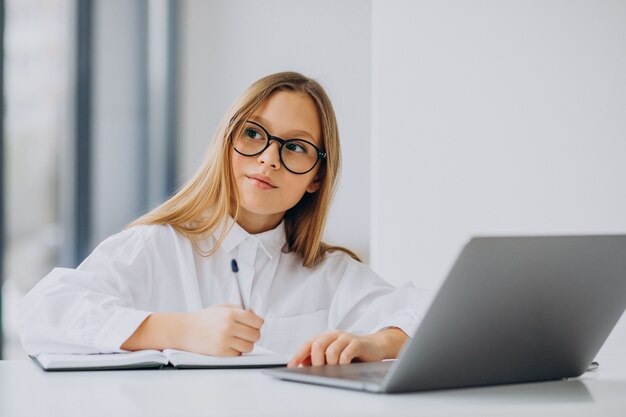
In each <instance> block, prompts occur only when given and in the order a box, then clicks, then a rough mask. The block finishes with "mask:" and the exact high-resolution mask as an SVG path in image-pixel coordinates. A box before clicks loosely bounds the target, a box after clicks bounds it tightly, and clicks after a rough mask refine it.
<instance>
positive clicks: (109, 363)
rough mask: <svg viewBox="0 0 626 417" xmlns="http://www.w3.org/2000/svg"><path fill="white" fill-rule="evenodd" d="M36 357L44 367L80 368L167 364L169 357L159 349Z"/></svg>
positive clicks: (55, 354)
mask: <svg viewBox="0 0 626 417" xmlns="http://www.w3.org/2000/svg"><path fill="white" fill-rule="evenodd" d="M35 358H36V359H37V361H39V363H40V364H41V366H42V367H43V368H44V369H46V370H47V369H80V368H102V367H113V368H114V367H116V366H127V365H138V364H144V363H146V364H149V363H160V364H163V365H165V364H167V358H166V357H165V356H164V355H163V354H162V353H161V352H160V351H158V350H138V351H135V352H123V353H95V354H87V355H85V354H63V353H41V354H39V355H35Z"/></svg>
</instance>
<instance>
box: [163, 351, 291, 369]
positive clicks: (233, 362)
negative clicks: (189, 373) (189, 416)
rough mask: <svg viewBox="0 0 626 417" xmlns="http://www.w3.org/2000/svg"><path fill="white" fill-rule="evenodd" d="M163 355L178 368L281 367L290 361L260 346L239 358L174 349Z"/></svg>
mask: <svg viewBox="0 0 626 417" xmlns="http://www.w3.org/2000/svg"><path fill="white" fill-rule="evenodd" d="M163 354H165V356H167V358H168V359H169V361H170V363H171V364H172V365H174V366H178V367H186V366H189V367H216V368H219V367H228V368H231V367H232V368H236V367H247V366H282V365H286V364H287V362H289V359H290V358H289V357H288V356H287V355H283V354H280V353H275V352H272V351H271V350H268V349H265V348H263V347H261V346H255V347H254V349H253V350H252V352H250V353H245V354H243V355H241V356H209V355H201V354H198V353H191V352H185V351H183V350H176V349H165V350H164V351H163Z"/></svg>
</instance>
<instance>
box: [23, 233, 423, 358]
mask: <svg viewBox="0 0 626 417" xmlns="http://www.w3.org/2000/svg"><path fill="white" fill-rule="evenodd" d="M218 236H219V234H218V231H216V233H214V235H213V236H210V237H209V238H207V239H205V240H203V241H201V242H199V245H198V246H199V247H200V249H201V250H203V251H208V250H209V249H211V248H213V246H214V245H215V243H216V242H217V237H218ZM232 259H236V260H237V263H238V265H239V273H238V275H239V277H238V278H239V281H240V284H241V289H242V292H243V297H244V301H245V305H246V306H247V307H248V308H251V309H252V310H253V311H254V312H255V313H256V314H258V315H259V316H261V317H263V318H264V319H265V323H264V325H263V327H262V328H261V339H260V340H259V341H258V342H257V344H258V345H260V346H263V347H265V348H267V349H270V350H273V351H275V352H280V353H285V354H292V353H294V352H295V351H296V350H297V349H298V348H299V347H300V346H301V344H302V343H304V342H305V341H306V340H307V339H309V338H310V337H312V336H315V335H316V334H319V333H322V332H324V331H327V330H332V329H341V330H344V331H348V332H351V333H355V334H368V333H373V332H376V331H378V330H380V329H382V328H385V327H388V326H396V327H399V328H401V329H402V330H403V331H404V332H406V333H407V334H409V335H412V334H413V332H414V330H415V328H416V327H417V324H418V322H419V320H420V318H421V316H422V314H423V311H424V309H425V305H426V303H427V301H429V300H430V292H429V291H427V290H417V288H415V287H414V286H413V285H412V284H406V285H404V286H402V287H401V288H397V289H396V288H395V287H393V286H392V285H390V284H388V283H387V282H385V281H384V280H382V279H381V278H379V277H378V276H377V275H376V274H375V273H374V272H373V271H372V270H371V269H370V268H369V267H368V266H366V265H364V264H362V263H359V262H357V261H355V260H354V259H352V258H351V257H349V256H348V255H346V254H345V253H343V252H334V253H329V254H326V255H325V257H324V259H323V260H322V261H321V262H320V263H319V264H318V265H316V266H314V267H313V268H305V267H304V266H303V265H302V258H301V257H299V256H298V255H297V254H295V253H293V252H287V251H286V237H285V230H284V225H283V223H281V224H280V225H279V226H278V227H276V228H275V229H273V230H270V231H267V232H264V233H260V234H257V235H252V234H249V233H248V232H246V231H245V230H244V229H243V228H241V227H240V226H239V225H238V224H235V225H234V226H233V228H232V230H231V231H230V232H229V234H228V235H227V237H226V239H225V240H224V242H223V244H222V245H221V247H220V248H219V249H218V250H217V252H216V253H214V254H213V255H211V256H208V257H206V256H202V255H200V254H199V253H198V252H197V251H196V250H194V248H193V246H192V243H191V241H190V240H189V239H188V238H186V237H185V236H183V235H181V234H180V233H178V232H177V231H176V230H175V229H174V228H173V227H171V226H169V225H149V226H147V225H142V226H136V227H132V228H130V229H127V230H125V231H123V232H121V233H118V234H116V235H113V236H111V237H109V238H107V239H106V240H105V241H103V242H102V243H101V244H100V245H99V246H98V247H97V248H96V249H95V250H94V251H93V252H92V253H91V255H89V257H87V258H86V259H85V260H84V262H83V263H82V264H81V265H79V266H78V267H77V268H76V269H68V268H55V269H53V270H52V271H51V272H50V273H49V274H48V275H47V276H46V277H44V278H43V279H42V280H41V281H40V282H39V283H38V284H37V285H36V286H35V287H34V288H33V289H32V290H31V291H30V292H29V293H28V294H27V295H26V296H25V297H24V299H23V300H21V301H20V303H19V304H18V307H17V316H18V326H19V330H20V336H21V339H22V343H23V345H24V348H25V349H26V350H27V351H28V352H29V353H31V354H36V353H41V352H47V353H105V352H122V351H123V350H122V349H120V346H121V345H122V344H123V343H124V342H125V341H126V339H128V338H129V337H130V336H131V335H132V334H133V333H134V331H135V330H136V329H137V327H139V325H140V324H141V323H142V322H143V320H145V319H146V317H148V315H150V314H151V313H152V312H174V311H177V312H193V311H198V310H201V309H203V308H206V307H209V306H212V305H216V304H223V303H231V304H240V302H239V292H238V290H237V283H236V281H235V279H236V278H235V276H234V274H233V272H232V271H231V267H230V263H231V260H232Z"/></svg>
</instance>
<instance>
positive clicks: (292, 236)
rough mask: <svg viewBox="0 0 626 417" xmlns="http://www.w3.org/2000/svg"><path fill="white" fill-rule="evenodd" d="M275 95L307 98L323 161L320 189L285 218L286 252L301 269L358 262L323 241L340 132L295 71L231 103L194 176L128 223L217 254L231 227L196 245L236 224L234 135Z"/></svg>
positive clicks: (318, 94)
mask: <svg viewBox="0 0 626 417" xmlns="http://www.w3.org/2000/svg"><path fill="white" fill-rule="evenodd" d="M276 91H289V92H294V93H301V94H306V95H308V96H309V97H310V98H311V99H312V100H313V102H314V103H315V106H316V108H317V110H318V113H319V118H320V124H321V131H322V148H323V149H324V150H325V151H326V154H327V157H326V159H325V160H322V161H321V162H322V164H321V166H320V168H319V170H318V173H317V178H316V179H317V180H318V181H319V182H320V187H319V189H318V190H317V191H316V192H315V193H305V195H304V196H303V197H302V198H301V199H300V201H299V202H298V203H297V204H296V205H295V206H294V207H292V208H290V209H289V210H287V212H286V213H285V216H284V222H285V233H286V237H287V245H288V248H289V251H293V252H295V253H297V254H298V255H300V256H301V257H302V259H303V265H304V266H305V267H312V266H314V265H316V264H317V263H318V262H319V261H320V260H321V259H322V257H323V255H324V254H325V253H326V252H332V251H335V250H340V251H343V252H345V253H347V254H348V255H350V256H351V257H353V258H354V259H356V260H358V261H361V259H360V258H359V257H358V256H357V255H356V254H355V253H353V252H352V251H350V250H348V249H346V248H342V247H339V246H330V245H327V244H325V243H323V242H322V234H323V233H324V227H325V225H326V217H327V214H328V208H329V206H330V202H331V200H332V197H333V194H334V192H335V188H336V185H337V179H338V176H339V172H340V165H341V150H340V146H339V132H338V128H337V120H336V118H335V112H334V110H333V106H332V104H331V102H330V99H329V98H328V95H326V92H325V91H324V89H323V88H322V87H321V86H320V85H319V84H318V83H317V82H316V81H315V80H312V79H310V78H307V77H305V76H304V75H302V74H299V73H296V72H280V73H277V74H272V75H268V76H266V77H263V78H261V79H260V80H258V81H256V82H255V83H254V84H252V85H251V86H250V87H248V89H247V90H246V91H244V93H243V94H242V95H241V96H240V97H239V98H238V99H237V100H236V101H235V103H234V104H233V105H232V106H231V108H230V109H229V110H228V111H227V113H226V114H225V115H224V117H223V119H222V121H221V123H220V124H219V126H218V129H217V132H216V134H215V136H214V138H213V140H212V142H211V144H210V145H209V148H208V150H207V154H206V156H205V159H204V162H203V163H202V165H201V166H200V168H199V170H198V172H197V173H196V174H195V175H194V177H193V178H192V179H191V180H190V181H189V182H188V183H187V184H185V185H184V186H183V187H182V188H181V189H180V190H179V191H178V192H177V193H176V194H175V195H174V196H172V197H171V198H170V199H168V200H167V201H165V202H164V203H163V204H161V205H160V206H158V207H156V208H155V209H153V210H152V211H150V212H149V213H147V214H145V215H144V216H142V217H140V218H139V219H137V220H135V221H134V222H132V223H131V224H130V225H129V226H128V227H132V226H136V225H140V224H169V225H171V226H172V227H174V228H175V229H176V230H177V231H178V232H180V233H181V234H183V235H185V236H186V237H187V238H189V239H190V240H191V241H192V243H193V245H194V247H195V249H196V250H197V251H198V252H199V253H200V254H201V255H202V256H209V255H212V254H213V253H215V252H216V251H217V250H218V248H219V247H220V245H221V244H222V242H223V241H224V239H225V238H226V236H227V234H228V232H229V231H230V227H232V225H231V226H230V227H229V228H223V229H222V231H221V234H220V236H219V238H218V240H217V243H216V245H215V247H213V248H212V249H211V250H210V251H209V252H206V253H203V252H202V251H201V250H200V249H199V248H198V246H197V243H196V242H197V241H198V240H201V239H204V238H206V237H207V236H209V235H211V234H213V233H214V232H215V230H216V229H217V228H218V227H219V226H220V225H222V224H225V223H224V222H225V221H226V219H227V218H228V216H229V215H232V217H233V219H234V220H235V221H237V219H238V217H239V210H240V201H239V194H238V190H237V186H236V184H235V180H234V176H233V170H232V166H231V158H230V155H231V152H232V151H231V142H230V138H231V137H232V135H236V134H238V133H239V131H240V130H241V129H242V126H243V123H244V122H245V121H246V120H247V119H248V118H249V117H250V116H251V115H252V113H254V111H255V110H256V109H257V108H258V107H259V106H260V105H261V103H262V102H263V101H264V100H266V99H267V98H268V97H269V96H270V95H271V94H272V93H274V92H276Z"/></svg>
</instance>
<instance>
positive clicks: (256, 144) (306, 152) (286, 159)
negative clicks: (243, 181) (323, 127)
mask: <svg viewBox="0 0 626 417" xmlns="http://www.w3.org/2000/svg"><path fill="white" fill-rule="evenodd" d="M268 140H269V138H268V135H267V133H266V132H265V131H264V130H263V129H261V128H260V127H259V126H257V125H255V124H254V123H250V122H246V123H245V126H244V128H243V129H242V130H241V133H240V135H239V136H238V137H237V139H236V140H235V142H234V147H235V149H236V150H237V151H238V152H239V153H241V154H243V155H247V156H254V155H257V154H259V153H260V152H261V151H263V149H264V148H265V147H266V144H267V142H268ZM280 156H281V158H282V162H283V164H285V167H286V168H287V169H289V170H290V171H293V172H295V173H304V172H307V171H309V170H311V169H312V168H313V167H314V166H315V164H316V163H317V160H318V153H317V149H315V147H314V146H313V145H311V144H310V143H308V142H306V141H304V140H300V139H289V140H287V141H286V142H285V143H284V144H283V145H282V146H281V148H280Z"/></svg>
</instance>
